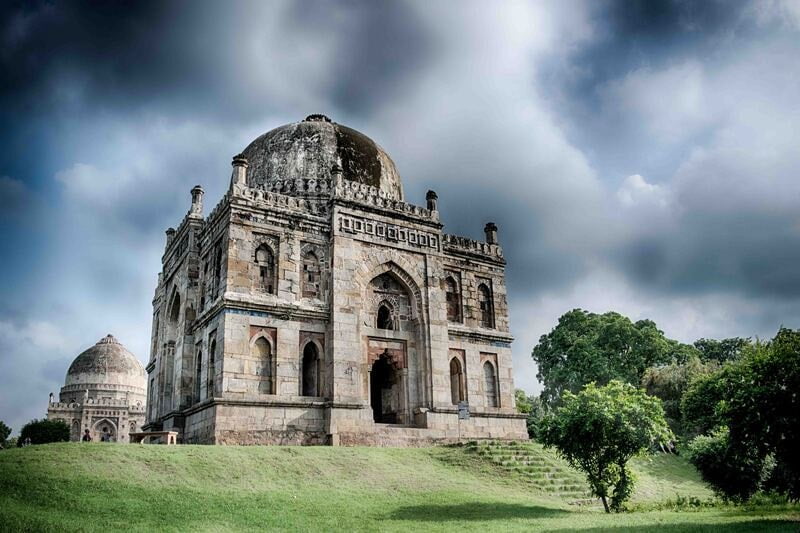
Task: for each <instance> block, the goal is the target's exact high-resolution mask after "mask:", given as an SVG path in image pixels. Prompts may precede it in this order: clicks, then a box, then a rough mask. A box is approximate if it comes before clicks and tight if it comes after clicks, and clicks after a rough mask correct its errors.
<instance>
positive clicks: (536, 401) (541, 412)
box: [525, 396, 547, 440]
mask: <svg viewBox="0 0 800 533" xmlns="http://www.w3.org/2000/svg"><path fill="white" fill-rule="evenodd" d="M529 399H530V400H531V411H530V412H529V413H528V419H527V420H526V421H525V425H526V426H527V428H528V437H530V438H531V439H533V440H540V439H541V433H542V421H543V420H544V418H545V416H547V407H546V406H545V405H544V402H542V398H541V397H540V396H530V397H529Z"/></svg>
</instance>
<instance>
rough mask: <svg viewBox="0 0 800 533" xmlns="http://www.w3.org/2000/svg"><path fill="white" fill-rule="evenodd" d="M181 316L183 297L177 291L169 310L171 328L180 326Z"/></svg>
mask: <svg viewBox="0 0 800 533" xmlns="http://www.w3.org/2000/svg"><path fill="white" fill-rule="evenodd" d="M180 316H181V295H180V294H178V292H177V291H176V292H175V293H174V294H173V296H172V305H170V308H169V323H170V325H171V326H173V327H174V326H177V325H178V318H180Z"/></svg>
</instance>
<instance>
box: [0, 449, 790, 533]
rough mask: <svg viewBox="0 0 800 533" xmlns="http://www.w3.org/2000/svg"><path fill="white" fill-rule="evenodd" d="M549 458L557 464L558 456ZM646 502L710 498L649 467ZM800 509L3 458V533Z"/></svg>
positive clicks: (79, 457)
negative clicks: (615, 510)
mask: <svg viewBox="0 0 800 533" xmlns="http://www.w3.org/2000/svg"><path fill="white" fill-rule="evenodd" d="M545 453H549V452H545ZM634 466H635V469H636V471H637V472H638V474H639V478H640V490H639V491H638V492H637V493H636V495H635V500H636V501H637V502H645V503H647V502H649V503H656V502H658V501H659V500H663V499H665V498H675V496H676V495H677V494H680V495H683V496H696V497H700V498H708V497H709V493H708V491H707V489H705V488H704V487H703V486H702V485H701V484H700V483H699V481H698V480H697V477H696V476H695V474H694V472H693V471H692V470H691V468H690V467H689V466H688V465H686V464H685V463H684V462H683V461H682V460H681V459H679V458H677V457H674V456H658V457H655V458H652V459H639V460H637V461H636V463H635V465H634ZM798 520H800V512H799V511H798V509H797V508H796V507H788V508H787V507H782V508H775V509H766V508H765V509H759V510H757V511H753V510H749V511H748V510H745V509H741V508H734V507H719V508H712V509H703V510H699V511H683V512H676V511H648V512H631V513H624V514H619V515H605V514H604V513H602V512H601V511H600V510H598V509H597V507H596V506H589V507H576V506H572V505H569V504H567V503H566V502H565V501H564V500H562V499H559V498H558V497H557V496H556V495H553V494H549V493H547V492H544V491H542V490H539V489H537V488H535V487H532V485H531V484H530V480H528V479H526V478H525V477H524V476H522V475H517V474H515V473H514V472H508V471H506V470H504V469H503V468H501V467H500V466H498V465H497V464H496V463H495V462H493V461H492V460H490V459H489V458H487V457H485V456H482V455H480V454H479V453H476V452H475V451H474V450H472V451H471V450H469V449H467V448H445V447H441V448H440V447H437V448H422V449H397V448H331V447H304V448H300V447H213V446H170V447H167V446H135V445H124V444H100V443H93V444H77V443H76V444H72V443H70V444H67V443H65V444H55V445H45V446H31V447H28V448H24V449H14V450H7V451H2V452H0V529H2V530H3V531H85V530H89V531H93V530H103V531H113V530H119V529H122V530H126V531H152V530H166V531H229V530H259V529H271V530H292V531H296V530H300V531H308V530H314V531H330V530H339V531H453V530H458V531H493V532H494V531H575V530H588V531H611V530H613V531H631V532H633V531H648V530H652V531H659V532H662V533H673V532H677V531H701V532H706V531H707V532H711V531H798V530H799V529H800V522H798Z"/></svg>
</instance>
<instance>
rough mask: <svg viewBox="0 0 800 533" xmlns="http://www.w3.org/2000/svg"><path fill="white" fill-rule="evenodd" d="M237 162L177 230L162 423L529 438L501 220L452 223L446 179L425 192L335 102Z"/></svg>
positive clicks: (170, 239) (170, 262) (161, 317)
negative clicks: (442, 187) (443, 213)
mask: <svg viewBox="0 0 800 533" xmlns="http://www.w3.org/2000/svg"><path fill="white" fill-rule="evenodd" d="M232 164H233V172H232V174H231V181H230V186H229V189H228V192H227V193H226V194H225V195H224V196H223V198H222V200H221V201H220V202H219V203H218V204H217V206H216V207H214V209H212V210H211V212H210V213H209V214H208V215H207V216H206V215H204V213H203V189H202V187H199V186H197V187H194V188H193V189H192V191H191V198H192V200H191V207H190V208H189V210H188V212H187V214H186V216H185V217H184V219H183V220H182V221H181V222H180V224H179V225H178V226H177V229H173V228H170V229H168V230H167V235H166V246H165V250H164V255H163V256H162V271H161V273H160V274H159V277H158V286H157V288H156V291H155V295H154V297H153V333H152V337H151V352H150V359H149V362H148V364H147V366H146V370H147V373H148V385H149V388H148V392H147V394H148V402H147V424H146V425H145V427H144V428H143V429H144V430H145V431H157V432H163V431H177V432H178V433H179V437H178V439H179V441H182V442H186V443H207V444H333V445H337V444H338V445H351V444H372V445H399V446H403V445H419V444H427V443H431V442H456V441H459V440H461V439H477V438H492V439H525V438H527V431H526V428H525V415H520V414H518V413H517V412H516V410H515V408H514V380H513V375H512V365H511V341H512V340H513V339H512V337H511V335H510V334H509V331H508V305H507V298H506V286H505V260H504V259H503V252H502V250H501V248H500V245H499V244H498V240H497V231H498V230H497V226H496V225H494V224H492V223H489V224H486V225H485V227H484V235H485V240H481V241H478V240H472V239H468V238H465V237H459V236H457V235H450V234H447V233H445V232H444V231H443V225H442V222H441V220H440V217H439V207H438V205H439V204H438V202H439V197H438V195H437V194H436V193H435V192H434V191H428V193H427V194H426V195H425V198H424V200H423V202H424V203H423V204H422V205H415V204H413V203H410V202H407V201H406V198H405V197H404V195H403V186H402V183H401V181H400V175H399V174H398V172H397V169H396V168H395V165H394V163H393V162H392V159H391V158H390V157H389V155H388V154H387V153H386V152H385V151H384V150H383V149H381V148H380V146H378V145H377V144H376V143H375V142H374V141H373V140H371V139H370V138H369V137H367V136H366V135H364V134H362V133H359V132H358V131H356V130H354V129H352V128H348V127H347V126H343V125H341V124H337V123H336V122H333V121H332V120H331V119H329V118H328V117H326V116H324V115H309V116H308V117H307V118H306V119H305V120H302V121H300V122H295V123H292V124H287V125H285V126H280V127H278V128H275V129H273V130H271V131H269V132H267V133H265V134H264V135H262V136H260V137H259V138H257V139H256V140H254V141H253V142H252V143H250V145H249V146H247V147H246V148H245V149H244V151H243V152H242V153H241V154H239V155H237V156H235V157H234V158H233V162H232ZM454 171H455V172H458V171H459V169H454ZM421 200H422V199H421ZM477 200H478V199H476V201H477ZM475 229H476V230H479V228H475Z"/></svg>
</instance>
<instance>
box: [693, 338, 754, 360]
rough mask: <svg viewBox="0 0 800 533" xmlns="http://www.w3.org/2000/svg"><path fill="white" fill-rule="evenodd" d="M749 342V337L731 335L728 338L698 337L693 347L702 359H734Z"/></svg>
mask: <svg viewBox="0 0 800 533" xmlns="http://www.w3.org/2000/svg"><path fill="white" fill-rule="evenodd" d="M749 344H750V339H749V338H746V339H744V338H742V337H731V338H730V339H722V340H716V339H699V340H696V341H695V343H694V347H695V348H697V350H698V351H699V352H700V359H701V360H703V361H717V362H719V363H724V362H726V361H735V360H736V359H738V358H739V356H740V355H741V354H742V350H744V348H745V347H746V346H748V345H749Z"/></svg>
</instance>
